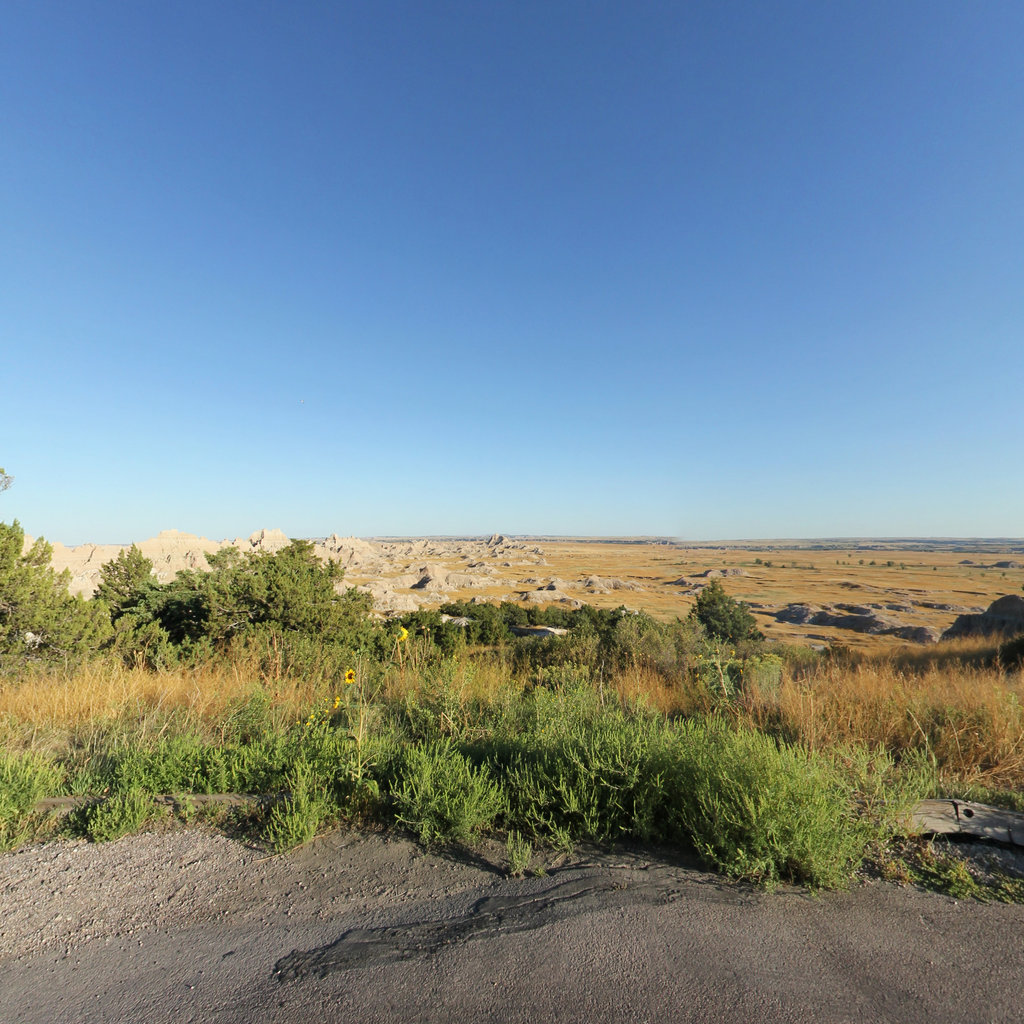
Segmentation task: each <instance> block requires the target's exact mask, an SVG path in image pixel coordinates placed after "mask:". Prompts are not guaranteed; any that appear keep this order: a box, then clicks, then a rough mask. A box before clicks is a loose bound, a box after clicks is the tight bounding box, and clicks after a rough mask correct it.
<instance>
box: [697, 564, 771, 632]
mask: <svg viewBox="0 0 1024 1024" xmlns="http://www.w3.org/2000/svg"><path fill="white" fill-rule="evenodd" d="M692 614H693V615H694V616H695V617H696V618H697V620H698V621H699V622H700V624H701V625H702V626H703V627H704V628H705V629H706V630H707V631H708V634H709V635H710V636H713V637H717V638H718V639H719V640H725V641H727V642H728V643H732V644H736V643H739V642H740V641H741V640H754V639H760V638H761V633H760V631H759V630H758V628H757V622H756V620H755V619H754V616H753V615H751V614H750V609H749V608H748V607H747V606H746V605H745V604H744V603H743V602H742V601H737V600H735V599H734V598H732V597H730V596H729V595H728V594H727V593H726V592H725V590H724V589H723V588H722V584H721V583H719V582H718V580H712V581H711V582H710V583H709V584H708V585H707V586H706V587H705V588H704V589H703V590H702V591H701V592H700V593H699V594H698V595H697V604H696V606H695V607H694V610H693V613H692Z"/></svg>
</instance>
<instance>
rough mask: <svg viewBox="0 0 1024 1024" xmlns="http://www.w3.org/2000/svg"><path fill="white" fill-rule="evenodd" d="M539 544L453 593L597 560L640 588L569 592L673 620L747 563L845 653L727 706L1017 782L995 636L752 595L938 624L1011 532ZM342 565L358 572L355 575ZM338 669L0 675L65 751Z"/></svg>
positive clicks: (746, 589)
mask: <svg viewBox="0 0 1024 1024" xmlns="http://www.w3.org/2000/svg"><path fill="white" fill-rule="evenodd" d="M538 545H539V547H540V550H541V552H542V557H543V562H542V564H539V565H538V564H533V565H527V564H525V563H522V564H519V565H515V566H513V567H512V568H505V569H503V575H504V577H505V579H504V581H503V584H502V586H501V588H500V593H499V592H495V593H493V594H491V593H489V592H488V590H487V589H486V588H480V587H479V586H477V587H475V588H474V589H472V590H471V591H466V592H464V593H457V592H452V593H450V594H449V595H448V596H449V597H450V598H451V599H460V598H461V599H468V598H470V597H472V598H475V599H477V600H481V599H483V600H487V599H488V598H492V599H499V598H501V597H505V598H508V597H509V596H510V594H509V586H508V584H509V580H510V578H513V577H516V576H518V578H519V580H520V584H519V585H520V586H521V587H522V588H523V589H528V588H529V586H531V584H530V583H528V582H527V581H537V580H542V581H543V580H545V579H549V578H554V579H563V580H566V581H580V580H582V579H585V578H587V577H589V576H600V577H603V578H605V579H618V580H622V581H623V582H625V583H627V584H632V585H634V586H636V587H637V588H638V589H635V590H634V589H618V590H610V591H609V592H607V593H586V592H584V591H583V590H580V589H576V590H571V591H569V592H570V593H571V594H572V596H573V597H574V598H576V599H579V600H582V601H585V602H588V603H591V604H594V605H597V606H601V607H618V606H620V605H625V606H626V607H629V608H636V609H644V610H646V611H647V612H649V613H650V614H652V615H653V616H654V617H655V618H657V619H660V620H662V621H666V622H668V621H672V620H674V619H675V618H677V617H680V618H681V617H685V616H686V615H687V614H688V612H689V611H690V609H691V607H692V606H693V604H694V601H695V592H692V591H691V592H687V591H688V590H690V588H689V587H687V586H684V585H683V584H681V583H679V581H680V580H681V579H682V580H685V581H687V582H688V583H689V582H690V581H694V582H698V583H699V582H701V581H702V580H706V578H705V577H702V576H701V574H703V573H706V572H708V571H709V570H711V571H714V570H740V571H741V572H742V573H743V575H729V576H724V577H722V578H721V582H722V583H723V586H724V587H725V589H726V590H727V591H728V593H729V594H730V595H731V596H733V597H736V598H738V599H741V600H744V601H748V602H751V603H752V605H754V606H755V608H754V610H755V614H756V615H757V621H758V625H759V627H760V628H761V629H762V631H763V632H764V633H765V634H766V636H767V637H768V639H770V640H777V641H782V642H785V643H788V644H796V645H807V644H813V645H815V646H817V647H829V646H832V648H833V649H834V650H840V651H845V652H847V653H846V654H845V655H843V656H841V657H831V658H824V659H819V660H817V661H816V662H814V663H813V665H809V666H808V667H806V668H801V667H800V665H799V663H795V664H793V665H790V666H789V667H788V668H787V670H786V672H785V673H784V675H783V678H782V681H781V685H779V686H776V687H773V688H771V689H770V690H766V691H764V692H762V691H761V690H759V689H758V688H757V687H756V686H752V687H749V688H747V689H746V690H745V691H744V693H743V694H742V696H741V697H740V699H738V700H737V701H736V702H735V703H734V704H733V705H732V706H731V708H730V714H731V715H733V716H734V717H735V718H736V719H737V720H739V721H741V722H746V723H748V724H750V725H751V726H754V727H758V728H768V729H770V730H771V731H773V732H775V733H777V734H782V735H784V736H786V737H788V738H790V739H792V740H796V741H798V742H801V743H803V744H805V745H806V746H808V747H810V748H812V749H813V748H819V747H830V746H835V745H840V744H843V743H846V742H849V741H861V742H864V743H867V744H868V745H870V746H872V747H882V748H885V749H887V750H890V751H894V752H898V751H903V750H909V749H913V750H917V751H920V752H923V753H924V754H926V755H928V756H929V757H930V758H932V759H933V760H935V761H936V762H937V763H938V764H940V765H942V766H943V774H944V775H945V777H946V778H948V779H950V780H956V781H957V782H959V783H962V784H971V785H973V784H979V785H989V786H1010V787H1014V788H1021V787H1024V669H1018V670H1016V671H1013V672H1006V671H1004V670H1003V669H1001V668H1000V667H999V666H996V665H993V664H992V655H993V654H994V651H995V647H996V641H994V640H992V639H963V640H958V641H951V642H949V641H947V642H942V643H939V644H929V645H922V644H913V643H908V642H906V641H904V640H899V639H896V638H893V637H890V636H877V635H870V634H862V633H855V632H853V631H850V630H846V629H839V628H835V627H827V626H799V625H795V624H787V623H780V622H777V621H776V620H775V617H774V615H772V614H768V613H767V612H766V611H765V610H763V609H760V608H757V607H756V606H757V605H765V606H769V607H772V608H775V607H779V606H783V605H785V604H788V603H791V602H806V603H811V604H816V605H832V604H838V603H879V604H885V603H893V604H897V603H898V604H902V605H904V606H905V607H908V608H910V609H911V611H909V612H906V613H902V614H900V615H899V619H900V621H901V622H902V623H906V624H912V625H925V626H931V627H933V628H935V629H938V630H942V629H945V628H946V627H948V626H949V625H950V624H951V623H952V621H953V620H954V619H955V617H956V612H955V611H950V610H941V609H937V608H932V607H924V606H922V605H919V604H915V603H913V602H915V601H920V602H927V603H929V604H931V605H942V604H948V605H952V606H956V607H985V606H987V605H988V604H989V603H990V602H991V601H992V600H994V599H996V598H998V597H1000V596H1002V595H1005V594H1008V593H1020V592H1021V585H1022V583H1024V570H1020V569H999V568H991V567H989V566H993V565H994V564H995V563H997V562H1001V561H1011V562H1012V561H1019V560H1021V559H1022V556H1021V554H1020V549H1019V547H1018V548H1017V549H1016V550H1014V549H1013V548H1007V549H1005V550H994V549H993V550H978V549H974V550H969V551H964V550H952V549H941V550H918V549H912V548H907V547H903V548H900V547H892V548H884V547H871V548H858V547H855V546H852V545H851V546H850V547H846V548H842V549H838V548H837V549H830V550H816V549H812V548H809V547H806V546H805V547H799V546H782V545H781V544H778V545H768V544H766V545H764V546H762V547H758V548H753V547H740V546H698V545H692V546H682V545H674V544H670V543H655V542H651V543H644V542H626V541H614V540H613V541H601V542H588V541H583V540H546V539H545V540H543V541H539V542H538ZM452 568H453V569H456V568H458V565H457V564H454V563H453V565H452ZM349 579H350V580H351V581H352V582H356V583H358V582H360V578H359V576H358V573H353V574H352V575H351V576H350V577H349ZM513 586H515V584H513ZM495 589H496V591H497V589H498V588H495ZM412 639H413V642H412V643H410V645H409V649H408V656H407V657H406V659H405V660H404V661H403V663H402V664H400V665H398V664H392V665H389V666H383V667H380V666H377V667H373V666H369V665H367V666H357V667H359V668H360V676H361V677H366V678H369V677H370V676H372V677H373V685H374V689H375V693H376V694H378V695H379V696H381V697H384V698H398V699H401V698H402V697H403V696H404V695H405V694H408V693H412V692H415V691H416V690H417V689H419V688H421V687H422V686H423V685H424V681H425V680H427V681H428V682H429V679H430V677H431V672H432V671H434V669H432V668H431V666H429V665H428V664H427V661H428V657H429V656H428V654H427V652H426V650H424V651H423V652H421V653H420V654H417V646H416V645H417V642H418V641H417V639H416V638H412ZM417 658H419V659H420V660H419V661H417ZM446 671H448V672H449V674H450V677H451V678H450V679H448V683H449V684H450V685H451V686H452V687H453V688H454V690H455V691H456V692H457V693H458V694H459V697H460V699H462V700H465V699H470V698H481V699H483V700H493V699H499V694H500V692H501V691H502V689H503V688H504V687H507V686H508V685H509V684H510V683H512V685H522V684H523V683H524V682H528V681H525V680H524V679H514V678H513V675H514V673H513V672H512V670H511V667H510V665H509V664H506V663H503V662H501V661H500V660H493V659H492V660H488V659H473V658H463V659H461V660H458V661H457V662H455V663H453V664H452V665H450V666H449V667H448V669H446ZM331 685H332V684H331V681H330V680H328V679H324V678H310V679H306V678H300V679H296V678H294V677H292V678H280V677H275V676H274V675H273V673H268V672H267V670H266V668H265V666H263V667H261V666H259V665H257V664H256V663H252V664H247V663H245V662H244V661H236V662H228V663H226V662H213V663H210V664H203V665H199V666H196V667H190V668H189V667H181V668H175V669H173V670H167V671H160V672H153V671H148V670H145V669H142V668H131V667H126V666H124V665H122V664H120V663H117V662H116V661H112V660H102V661H99V662H96V663H92V664H87V665H85V666H83V667H82V668H80V669H78V670H76V671H74V672H73V673H71V674H69V675H65V674H63V673H56V674H55V673H52V672H49V673H48V672H41V673H40V674H39V675H38V676H37V677H34V678H22V679H20V680H19V681H18V682H17V684H13V683H11V684H9V683H5V682H3V681H0V726H2V728H0V740H2V741H3V742H4V743H6V744H7V745H8V746H9V747H10V748H11V749H22V750H29V749H34V750H37V751H40V752H47V751H57V750H59V749H61V748H65V747H66V746H67V744H68V743H69V742H73V743H76V744H77V743H80V742H82V741H83V729H84V730H85V731H86V732H87V731H88V723H94V724H95V725H96V726H97V727H101V726H102V728H104V729H105V728H106V727H107V724H109V723H114V722H121V723H124V724H125V725H128V724H130V727H131V730H132V731H133V732H134V733H136V734H138V735H140V736H142V737H145V736H146V735H147V734H148V735H155V734H159V733H160V732H161V731H163V730H166V729H168V728H169V727H170V728H172V729H174V730H179V729H182V728H186V727H187V728H195V729H197V730H199V731H200V732H205V733H210V734H212V733H215V732H216V730H217V729H218V728H221V727H222V723H223V722H224V721H225V718H226V716H228V715H229V713H230V711H231V708H232V707H235V706H237V705H238V704H239V703H240V702H243V701H244V700H245V699H247V697H248V696H249V695H251V693H252V692H253V687H254V686H258V687H259V688H260V689H261V691H262V692H264V693H265V694H266V695H267V696H268V698H269V702H270V705H271V708H272V713H273V715H274V717H275V719H276V720H277V721H279V722H280V723H281V724H282V725H287V723H288V722H294V721H297V720H302V719H303V718H305V716H306V715H307V714H308V713H309V710H310V708H312V707H313V706H314V705H316V703H317V702H318V701H323V700H324V699H325V698H327V697H328V696H329V695H330V693H331V692H332V691H331ZM606 685H607V686H608V687H609V689H610V690H612V691H614V692H615V693H617V694H618V695H619V696H620V697H622V698H625V699H626V700H628V701H633V700H640V701H642V702H643V703H645V704H647V705H648V706H650V707H651V708H653V709H656V710H658V711H660V712H662V713H666V714H672V713H675V712H683V713H689V712H693V711H700V710H701V707H700V705H701V702H702V701H704V700H706V699H707V693H706V691H705V690H702V689H701V687H700V686H699V685H696V684H695V683H694V682H693V680H692V679H690V678H689V677H688V676H687V675H685V674H684V675H683V676H682V677H678V678H670V677H666V675H665V674H663V673H659V672H658V671H657V670H656V668H654V667H652V666H650V665H644V664H635V665H633V666H632V667H629V666H627V667H620V668H619V669H618V670H617V671H616V672H615V673H614V674H613V675H612V676H611V677H610V678H609V679H608V680H607V681H606ZM172 719H173V724H172V725H171V726H169V724H168V723H169V722H171V720H172ZM104 723H106V724H104ZM73 736H75V737H77V739H74V740H72V737H73Z"/></svg>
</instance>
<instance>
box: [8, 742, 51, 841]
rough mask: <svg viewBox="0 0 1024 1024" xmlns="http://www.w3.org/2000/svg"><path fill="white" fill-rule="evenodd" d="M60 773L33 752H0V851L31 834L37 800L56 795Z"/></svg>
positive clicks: (26, 838)
mask: <svg viewBox="0 0 1024 1024" xmlns="http://www.w3.org/2000/svg"><path fill="white" fill-rule="evenodd" d="M62 779H63V772H62V771H61V770H60V769H59V768H58V767H57V766H56V765H54V764H53V763H52V762H50V761H47V760H46V759H45V758H42V757H39V756H38V755H36V754H8V753H5V752H3V751H0V850H13V849H14V848H15V847H17V846H20V845H21V844H22V843H23V842H26V841H27V840H28V839H30V838H31V837H32V835H33V832H34V828H33V817H32V811H33V807H34V806H35V804H36V802H37V801H39V800H42V799H43V798H44V797H46V796H53V795H55V794H56V793H57V792H58V791H59V789H60V785H61V782H62Z"/></svg>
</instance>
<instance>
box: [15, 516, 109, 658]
mask: <svg viewBox="0 0 1024 1024" xmlns="http://www.w3.org/2000/svg"><path fill="white" fill-rule="evenodd" d="M24 546H25V531H24V530H22V528H21V526H20V525H19V523H18V521H17V520H15V521H14V522H13V523H12V524H11V525H8V524H7V523H0V667H2V668H3V670H5V671H16V670H18V669H19V668H23V667H24V666H25V665H27V664H29V663H31V662H43V663H47V664H64V665H68V664H70V663H72V662H75V661H78V660H80V659H82V658H84V657H87V656H88V655H89V654H91V653H93V652H95V651H96V650H98V649H99V647H100V645H101V643H102V642H103V641H104V640H105V639H106V638H107V636H109V634H110V622H109V620H108V618H107V614H106V611H105V609H104V608H103V606H102V605H96V604H93V603H92V602H90V601H85V600H83V599H82V598H81V597H80V596H79V597H72V596H71V594H69V593H68V583H69V582H70V580H71V574H70V573H68V572H67V570H65V571H64V572H62V573H56V572H54V571H53V567H52V566H51V565H50V557H51V555H52V551H53V549H52V548H51V547H50V545H49V544H47V543H46V541H44V540H43V539H42V538H40V539H39V540H37V541H36V542H35V543H34V544H33V545H32V547H31V548H30V549H29V550H28V551H24ZM23 552H24V553H23Z"/></svg>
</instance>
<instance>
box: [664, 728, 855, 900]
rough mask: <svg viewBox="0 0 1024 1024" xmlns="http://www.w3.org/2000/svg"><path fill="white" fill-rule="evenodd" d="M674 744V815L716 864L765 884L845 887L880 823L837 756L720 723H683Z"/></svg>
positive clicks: (723, 868) (735, 875)
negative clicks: (855, 797) (862, 807)
mask: <svg viewBox="0 0 1024 1024" xmlns="http://www.w3.org/2000/svg"><path fill="white" fill-rule="evenodd" d="M677 743H678V747H677V754H678V762H677V764H676V766H675V779H674V782H675V785H676V786H677V787H678V789H677V793H678V800H677V803H676V805H675V807H674V808H673V809H672V812H673V813H674V815H675V817H676V820H677V821H678V823H679V826H680V827H681V828H682V830H684V831H685V832H686V833H687V834H688V835H689V836H690V837H691V838H692V840H693V842H694V845H695V846H696V847H697V850H698V851H699V852H700V853H701V854H702V855H703V856H704V858H705V859H706V860H707V861H708V862H709V863H710V864H712V865H713V866H714V867H716V868H717V869H719V870H720V871H722V872H724V873H725V874H728V875H731V876H734V877H737V878H749V879H754V880H757V881H759V882H762V883H765V884H767V885H774V884H776V883H778V882H779V881H783V880H786V881H792V882H801V883H806V884H807V885H810V886H813V887H826V888H831V887H841V886H843V885H844V884H846V882H847V881H848V880H849V878H850V875H851V873H852V872H853V870H854V868H856V867H857V866H858V865H859V863H860V862H861V860H862V859H863V857H864V854H865V851H866V849H867V846H868V843H869V842H870V840H871V839H872V837H873V836H874V834H875V823H874V822H872V821H871V820H870V819H869V818H867V817H866V816H863V815H861V814H859V813H858V809H857V808H856V807H855V806H854V805H853V801H852V799H851V786H850V781H851V780H850V778H849V777H848V776H846V775H844V773H843V772H842V771H840V770H839V769H838V768H837V766H836V764H835V763H834V762H833V761H832V760H830V759H829V758H826V757H824V756H821V755H816V754H814V753H812V752H811V751H810V750H808V749H806V748H802V747H798V746H791V745H788V744H785V743H779V742H778V741H777V740H775V739H773V738H772V737H770V736H765V735H764V734H761V733H756V732H752V731H748V730H739V731H735V730H732V729H728V728H726V727H725V726H724V725H723V724H721V723H718V722H714V721H711V722H687V723H684V724H683V725H682V726H681V727H680V731H679V735H678V738H677Z"/></svg>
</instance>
